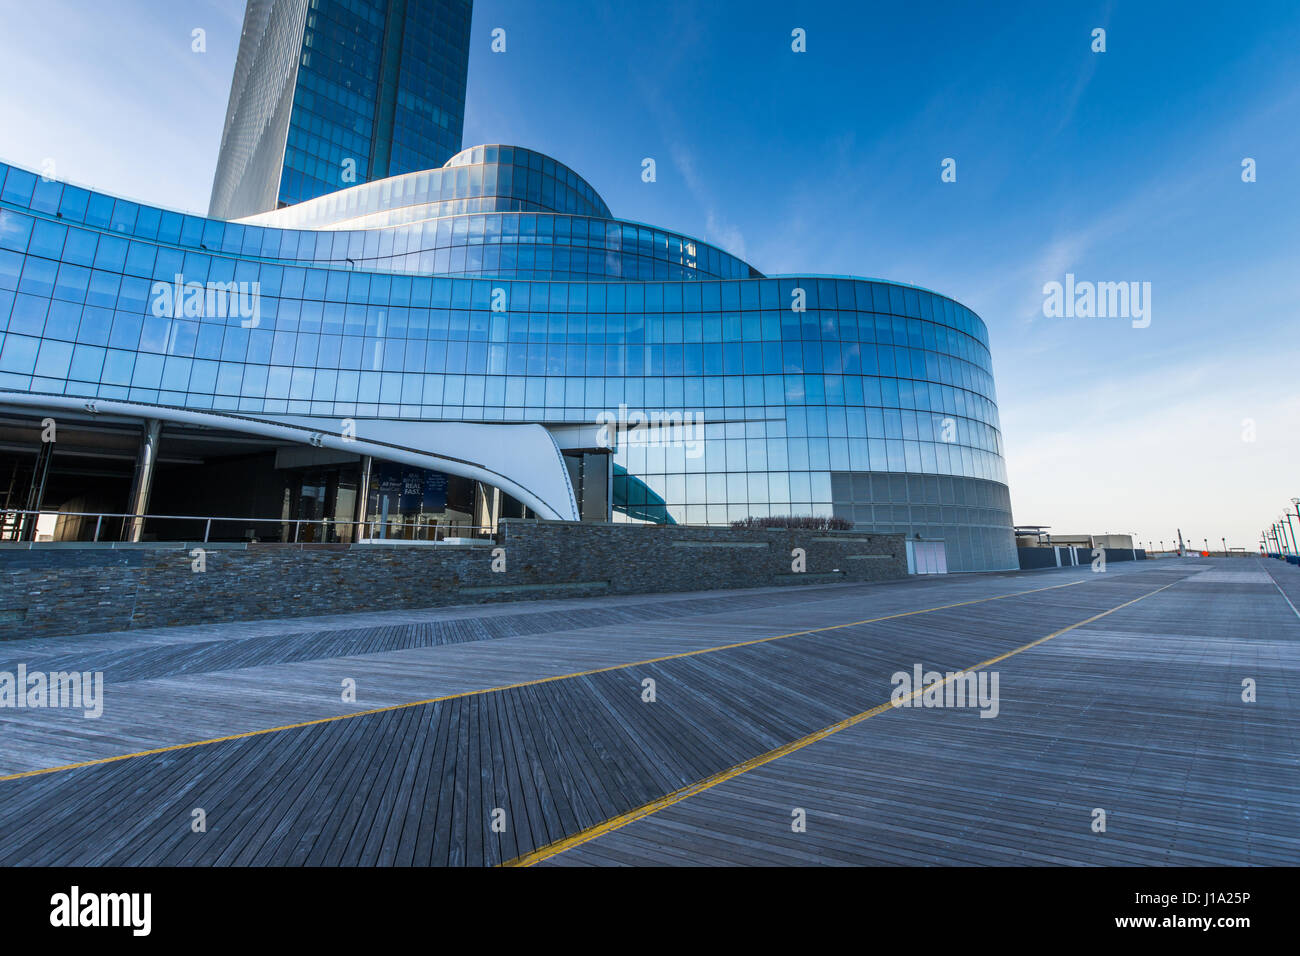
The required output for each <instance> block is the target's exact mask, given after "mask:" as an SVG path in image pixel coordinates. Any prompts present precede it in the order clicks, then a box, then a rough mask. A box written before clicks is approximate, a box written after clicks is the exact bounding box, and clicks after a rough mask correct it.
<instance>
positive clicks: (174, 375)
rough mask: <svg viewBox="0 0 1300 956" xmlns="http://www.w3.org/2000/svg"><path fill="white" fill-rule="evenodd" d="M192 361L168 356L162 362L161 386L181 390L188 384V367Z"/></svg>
mask: <svg viewBox="0 0 1300 956" xmlns="http://www.w3.org/2000/svg"><path fill="white" fill-rule="evenodd" d="M193 364H194V363H193V361H192V360H191V359H188V358H182V357H179V356H172V357H169V358H168V359H167V360H166V361H165V362H164V363H163V375H162V387H163V388H165V389H170V390H173V391H178V392H183V391H185V389H186V387H187V386H188V385H189V381H190V367H191V366H192V365H193Z"/></svg>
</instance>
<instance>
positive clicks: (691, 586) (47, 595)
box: [0, 519, 907, 640]
mask: <svg viewBox="0 0 1300 956" xmlns="http://www.w3.org/2000/svg"><path fill="white" fill-rule="evenodd" d="M200 547H205V546H203V545H199V544H190V543H173V544H148V545H130V546H128V545H119V546H116V547H108V546H102V545H101V546H98V547H96V546H88V545H81V546H50V545H46V546H41V545H37V546H35V547H34V548H29V547H28V546H26V545H22V546H7V547H6V546H0V640H13V639H17V638H24V637H36V636H45V635H65V634H84V633H95V632H101V631H120V630H126V629H130V628H143V627H162V626H169V625H177V624H201V623H207V622H216V621H241V620H243V621H251V620H261V619H266V618H284V617H289V618H292V617H310V616H313V615H319V614H339V613H353V612H361V611H366V610H368V609H375V610H391V609H398V608H404V609H411V608H424V607H438V606H446V605H452V604H475V603H482V602H491V601H519V600H529V599H533V600H537V599H548V598H560V597H582V596H596V595H601V594H637V593H649V592H655V591H697V590H711V589H723V588H747V587H765V586H774V585H800V584H814V583H829V582H848V581H885V580H892V579H897V578H902V577H905V576H906V575H907V558H906V553H905V551H904V539H903V535H901V534H863V533H858V532H851V531H830V532H828V531H807V530H789V529H779V530H775V529H774V530H757V529H746V530H733V529H730V528H714V527H686V526H676V525H632V524H578V523H573V522H562V521H554V522H550V521H530V520H518V519H506V520H503V521H502V522H501V525H500V531H499V533H498V534H497V536H496V539H495V540H485V541H483V542H476V543H474V544H467V545H445V544H439V545H427V544H404V543H394V544H375V545H351V546H349V545H303V546H296V545H281V544H251V545H226V546H220V545H208V546H206V547H205V550H204V554H203V564H204V568H205V569H204V570H202V571H195V570H193V567H194V563H195V557H194V554H193V551H194V549H195V548H200ZM796 548H798V549H802V550H803V570H802V571H795V570H794V566H795V562H796V557H797V556H796V555H794V554H793V553H792V552H794V550H795V549H796ZM497 549H503V550H501V551H498V550H497ZM502 561H504V570H500V571H494V570H493V565H494V562H495V564H496V566H497V567H500V566H501V564H502Z"/></svg>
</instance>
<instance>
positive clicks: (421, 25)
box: [208, 0, 473, 219]
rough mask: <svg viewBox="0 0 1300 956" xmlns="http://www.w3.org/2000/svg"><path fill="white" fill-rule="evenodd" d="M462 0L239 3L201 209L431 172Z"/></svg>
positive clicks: (440, 154)
mask: <svg viewBox="0 0 1300 956" xmlns="http://www.w3.org/2000/svg"><path fill="white" fill-rule="evenodd" d="M472 4H473V0H248V7H247V9H246V10H245V13H244V28H243V33H242V36H241V37H240V41H239V54H238V57H237V59H236V61H235V76H234V80H233V82H232V83H231V87H230V102H229V105H228V106H227V108H226V122H225V127H224V128H223V130H222V136H221V153H220V155H219V157H218V159H217V172H216V176H215V177H214V180H213V184H212V199H211V202H210V204H209V207H208V213H209V215H210V216H212V217H213V218H218V219H238V218H242V217H244V216H251V215H256V214H258V213H262V212H267V211H269V210H272V209H278V208H280V207H282V206H287V205H293V204H294V203H299V202H302V201H304V200H307V199H314V198H316V197H318V196H323V195H325V194H326V193H330V192H333V191H335V190H337V189H345V188H348V187H350V186H355V185H357V184H359V183H366V182H372V181H374V180H377V179H385V178H387V177H389V176H396V175H400V174H402V173H408V172H415V171H418V170H422V169H433V168H437V167H439V166H442V164H443V163H445V162H446V161H447V159H449V158H450V157H451V156H452V155H454V154H455V153H457V152H458V151H459V150H460V147H461V132H462V128H463V125H464V115H465V81H466V72H467V69H468V64H469V29H470V17H471V12H472Z"/></svg>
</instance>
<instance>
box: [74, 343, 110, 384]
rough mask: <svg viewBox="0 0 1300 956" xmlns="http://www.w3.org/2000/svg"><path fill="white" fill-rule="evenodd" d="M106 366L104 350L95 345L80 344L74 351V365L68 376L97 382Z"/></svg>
mask: <svg viewBox="0 0 1300 956" xmlns="http://www.w3.org/2000/svg"><path fill="white" fill-rule="evenodd" d="M103 367H104V350H103V349H102V348H97V347H95V346H93V345H78V346H76V347H75V348H74V349H73V352H72V366H71V368H70V369H69V371H68V378H71V379H76V380H78V381H82V382H97V381H99V375H100V372H101V370H102V369H103Z"/></svg>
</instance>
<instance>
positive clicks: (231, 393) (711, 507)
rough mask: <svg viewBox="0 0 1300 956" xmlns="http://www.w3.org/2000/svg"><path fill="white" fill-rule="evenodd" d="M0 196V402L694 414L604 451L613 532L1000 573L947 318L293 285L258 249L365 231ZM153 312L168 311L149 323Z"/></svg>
mask: <svg viewBox="0 0 1300 956" xmlns="http://www.w3.org/2000/svg"><path fill="white" fill-rule="evenodd" d="M0 176H2V177H3V185H2V186H0V388H5V389H19V390H25V391H33V392H43V393H53V394H63V395H84V396H98V397H104V398H115V399H125V400H131V401H138V402H148V403H162V404H168V405H177V406H184V407H188V408H196V409H211V410H216V411H229V412H238V413H243V414H249V415H266V416H273V415H281V414H301V415H321V416H332V417H339V418H344V417H351V418H357V417H378V418H403V419H414V418H423V419H444V420H462V421H486V422H492V421H497V422H519V421H524V422H538V423H543V424H547V425H551V426H557V427H558V426H563V425H565V424H591V423H596V422H599V421H600V420H601V416H602V415H605V416H609V415H611V414H612V415H615V416H616V417H617V416H623V418H621V419H620V420H621V421H622V420H625V419H627V418H630V417H631V416H632V415H633V414H634V413H635V412H638V411H639V412H642V413H644V414H654V413H659V412H669V413H674V412H675V413H689V414H690V415H691V416H692V421H695V418H694V416H698V422H699V425H698V432H695V431H692V432H689V433H688V434H686V435H685V436H684V440H678V441H675V442H674V441H657V440H651V441H633V440H629V439H625V440H623V441H621V442H620V443H619V446H618V449H617V452H616V455H615V459H614V465H615V480H614V487H613V503H614V506H615V510H616V512H617V513H618V515H619V516H621V517H622V518H623V519H625V520H649V521H665V522H667V521H674V522H689V523H720V522H726V521H731V520H736V519H739V518H744V517H748V516H762V515H769V514H772V515H776V514H809V513H820V514H837V515H842V516H845V517H849V518H850V519H851V520H853V521H855V523H856V524H857V526H858V527H861V528H863V529H875V530H880V531H905V532H907V533H909V534H920V535H922V536H923V537H937V538H943V539H944V540H945V541H947V542H948V545H949V558H948V564H949V567H950V568H952V569H955V570H967V569H972V570H973V569H981V568H998V567H1014V566H1015V549H1014V542H1013V539H1012V537H1011V529H1010V524H1011V522H1010V513H1009V503H1008V498H1007V492H1006V476H1005V470H1004V466H1003V460H1002V446H1001V435H1000V432H999V426H998V415H997V406H996V400H995V393H994V388H993V378H992V374H991V364H990V358H989V351H988V339H987V332H986V330H985V327H984V323H983V322H982V321H981V320H980V319H979V318H978V317H977V316H976V315H974V313H972V312H970V310H968V309H966V308H965V307H964V306H962V305H960V304H959V303H957V302H955V301H953V300H952V299H949V298H946V297H943V296H940V295H936V294H934V293H931V292H928V291H925V290H922V289H917V288H914V287H911V286H905V285H899V284H893V283H887V282H880V281H867V280H861V279H848V278H824V277H815V276H803V277H772V278H746V279H727V280H717V279H705V278H697V279H692V280H688V281H658V280H654V281H639V282H628V281H609V282H599V281H521V280H518V279H515V278H512V277H509V276H510V275H511V273H512V270H511V269H507V268H505V267H503V266H502V265H501V264H500V263H497V264H496V265H492V266H489V265H487V264H486V262H484V263H482V264H481V265H480V267H479V268H480V270H481V272H482V273H483V274H484V275H485V276H486V275H487V274H488V273H489V272H491V271H493V270H497V271H499V273H501V274H498V275H495V276H489V277H485V278H479V279H471V278H455V277H449V276H435V275H428V274H416V275H412V274H398V273H395V272H378V271H370V270H363V269H360V268H338V267H331V268H318V267H304V266H298V265H288V264H286V263H285V262H284V261H282V260H279V259H277V258H275V257H272V256H267V255H265V254H264V253H265V252H266V251H272V252H274V254H275V256H282V255H284V251H285V249H286V246H285V243H286V242H288V241H289V240H287V239H286V238H285V237H287V236H299V235H301V236H310V237H312V241H313V242H314V243H315V244H316V249H319V248H320V246H321V243H324V242H331V243H332V241H333V240H334V239H335V238H336V237H337V236H349V235H360V236H363V237H364V238H363V240H362V241H363V242H369V241H371V240H370V236H371V235H373V234H370V233H330V232H318V233H311V232H301V233H295V232H293V231H287V230H278V229H268V228H263V227H258V226H248V225H237V224H229V223H221V222H217V221H212V220H204V219H202V218H199V217H192V216H181V215H179V214H175V213H165V212H162V211H160V210H158V209H154V208H151V207H147V206H141V205H138V204H135V203H129V202H125V201H123V200H114V199H112V198H111V197H107V196H103V195H100V194H96V193H90V192H87V191H86V190H83V189H79V188H75V187H70V186H64V185H62V184H59V183H52V182H44V181H42V180H41V179H40V177H38V176H36V175H35V174H32V173H30V172H27V171H25V170H20V169H11V168H9V167H5V166H2V165H0ZM475 218H478V217H474V216H467V217H461V218H456V219H453V220H451V228H450V229H449V233H448V235H449V237H451V238H452V239H453V241H454V237H456V236H457V235H463V236H466V237H468V235H469V234H470V227H469V225H468V221H470V220H473V219H475ZM534 218H536V219H537V220H542V219H546V220H547V221H548V222H550V223H551V224H552V227H551V228H552V229H554V223H555V221H557V217H555V216H553V215H540V214H539V215H537V216H535V217H534ZM566 218H567V219H568V221H569V222H570V224H572V222H575V221H578V219H581V218H582V217H566ZM444 221H446V220H439V221H438V222H439V228H441V223H442V222H444ZM583 221H584V222H588V226H587V229H588V233H587V234H588V236H590V228H591V227H590V224H589V223H591V222H599V223H600V224H601V226H602V228H603V229H604V230H605V232H606V234H607V235H608V232H609V230H611V229H617V230H618V232H619V234H620V235H622V230H623V229H625V228H628V227H631V228H634V229H637V228H639V227H637V226H636V225H635V224H626V223H620V222H618V221H616V220H608V221H602V220H594V219H583ZM462 224H463V225H462ZM570 228H572V226H571V225H570ZM458 230H460V232H458ZM552 238H554V232H553V233H552ZM293 241H294V242H295V243H296V242H297V240H296V239H295V240H293ZM467 246H468V244H467V243H465V244H462V245H460V246H455V245H449V246H448V247H447V248H449V249H451V248H457V249H460V250H461V251H465V250H466V248H467ZM330 248H331V249H333V247H332V245H331V246H330ZM435 248H439V247H436V246H435ZM299 251H300V250H295V252H294V253H293V254H294V255H297V254H299ZM331 254H332V253H331ZM737 261H739V260H737ZM437 265H438V263H437V262H435V270H429V271H436V267H437ZM447 268H448V269H451V268H452V267H451V266H450V265H448V267H447ZM514 268H515V269H517V268H518V266H517V265H516V266H515V267H514ZM551 268H554V260H552V266H551ZM746 268H748V267H746ZM533 271H536V266H534V267H533ZM562 274H563V271H562ZM177 276H181V277H183V282H184V283H197V284H199V285H200V286H202V287H204V288H206V287H208V285H209V284H211V283H216V284H220V287H221V288H233V289H235V290H244V289H248V290H250V295H251V290H253V289H256V292H257V299H256V315H253V314H252V313H251V312H248V311H241V310H239V309H235V308H232V309H230V310H227V313H223V314H222V315H212V314H208V312H207V310H205V309H204V308H203V307H202V306H201V305H199V306H196V308H195V310H193V311H194V312H195V313H197V314H190V312H189V311H187V307H186V306H185V305H184V303H185V302H188V301H189V299H188V297H176V296H175V295H174V292H172V291H168V289H169V288H170V289H172V290H174V289H175V284H176V282H177V279H176V277H177ZM168 296H171V297H172V298H173V299H175V300H176V301H181V302H182V305H181V306H180V307H177V308H172V309H160V308H159V300H160V297H162V298H166V297H168ZM250 302H251V299H250Z"/></svg>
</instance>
